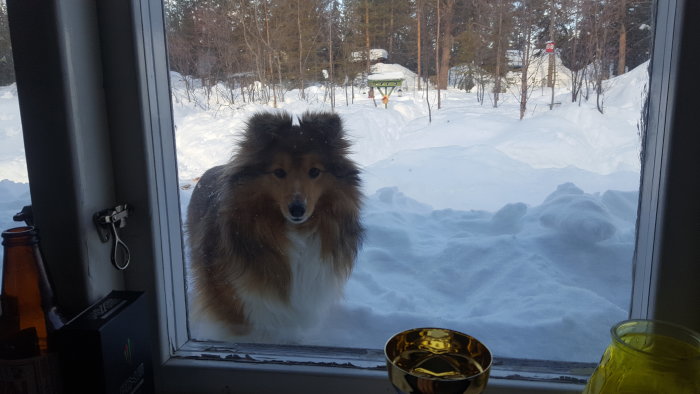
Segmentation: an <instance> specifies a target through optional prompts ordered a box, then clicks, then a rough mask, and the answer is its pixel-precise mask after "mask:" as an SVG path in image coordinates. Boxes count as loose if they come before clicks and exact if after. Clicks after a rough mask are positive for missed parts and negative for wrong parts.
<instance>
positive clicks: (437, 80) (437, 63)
mask: <svg viewBox="0 0 700 394" xmlns="http://www.w3.org/2000/svg"><path fill="white" fill-rule="evenodd" d="M436 3H437V20H436V21H437V32H436V33H435V85H436V86H437V108H438V109H440V0H436Z"/></svg>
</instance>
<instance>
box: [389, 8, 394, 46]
mask: <svg viewBox="0 0 700 394" xmlns="http://www.w3.org/2000/svg"><path fill="white" fill-rule="evenodd" d="M393 53H394V0H391V2H390V3H389V56H392V54H393Z"/></svg>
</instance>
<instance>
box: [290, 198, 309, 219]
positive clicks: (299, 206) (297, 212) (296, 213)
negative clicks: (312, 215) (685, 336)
mask: <svg viewBox="0 0 700 394" xmlns="http://www.w3.org/2000/svg"><path fill="white" fill-rule="evenodd" d="M288 208H289V214H290V215H292V217H293V218H295V219H299V218H301V217H302V216H304V213H305V212H306V206H305V204H304V203H302V202H298V201H295V202H293V203H291V204H289V207H288Z"/></svg>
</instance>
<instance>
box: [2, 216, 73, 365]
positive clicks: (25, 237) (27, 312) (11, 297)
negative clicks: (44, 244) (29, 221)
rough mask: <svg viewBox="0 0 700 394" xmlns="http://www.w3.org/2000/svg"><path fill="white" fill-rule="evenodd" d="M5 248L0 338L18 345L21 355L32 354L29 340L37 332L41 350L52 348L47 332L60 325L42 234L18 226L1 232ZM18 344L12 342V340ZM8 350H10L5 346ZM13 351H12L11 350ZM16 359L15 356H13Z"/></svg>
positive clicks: (32, 228) (33, 229) (31, 228)
mask: <svg viewBox="0 0 700 394" xmlns="http://www.w3.org/2000/svg"><path fill="white" fill-rule="evenodd" d="M2 244H3V246H4V248H5V255H4V258H3V267H2V273H3V277H2V295H1V296H0V300H1V301H2V304H1V306H2V312H1V315H0V341H4V345H7V343H10V345H9V347H10V350H12V346H19V347H22V348H23V349H22V350H21V351H19V352H18V354H20V355H22V356H32V354H28V355H27V354H24V353H28V352H29V350H30V346H31V344H30V341H31V335H32V331H33V330H35V331H36V336H37V341H38V347H39V350H40V351H41V352H42V353H46V352H47V351H48V349H49V344H48V339H47V338H48V334H50V333H51V332H52V331H54V330H55V329H58V328H60V326H61V325H62V319H61V318H60V315H59V314H58V311H57V308H56V305H55V302H54V296H53V291H52V289H51V284H50V282H49V279H48V275H47V274H46V270H45V267H44V262H43V259H42V257H41V253H40V250H39V237H38V235H37V230H36V229H35V228H34V227H16V228H12V229H9V230H6V231H4V232H3V233H2ZM13 342H14V343H15V344H17V345H12V343H13ZM2 350H7V349H2ZM9 353H10V354H11V353H12V351H10V352H9ZM13 358H14V357H13Z"/></svg>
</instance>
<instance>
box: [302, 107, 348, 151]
mask: <svg viewBox="0 0 700 394" xmlns="http://www.w3.org/2000/svg"><path fill="white" fill-rule="evenodd" d="M299 126H300V127H301V128H302V130H311V131H312V132H314V133H316V134H318V135H319V136H321V137H323V139H324V142H325V143H326V144H327V145H329V146H336V145H337V144H339V143H340V144H341V145H343V146H344V145H346V142H345V140H344V139H343V136H344V131H343V121H342V120H341V119H340V116H338V115H337V114H334V113H329V112H305V113H304V114H303V115H302V117H301V119H299Z"/></svg>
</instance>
